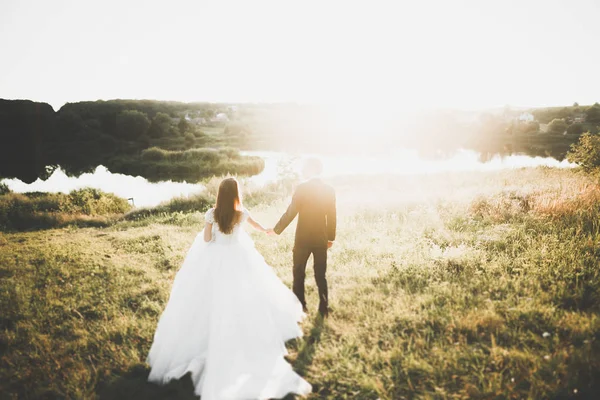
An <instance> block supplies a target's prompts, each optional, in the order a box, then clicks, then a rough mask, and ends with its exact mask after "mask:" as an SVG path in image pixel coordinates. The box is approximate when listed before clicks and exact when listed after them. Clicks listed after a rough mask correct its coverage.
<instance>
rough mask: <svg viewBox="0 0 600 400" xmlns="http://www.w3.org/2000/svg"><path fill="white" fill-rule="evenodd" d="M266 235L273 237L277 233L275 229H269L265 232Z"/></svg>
mask: <svg viewBox="0 0 600 400" xmlns="http://www.w3.org/2000/svg"><path fill="white" fill-rule="evenodd" d="M265 233H266V234H267V235H269V236H273V235H276V233H275V231H274V230H273V228H269V229H267V230H266V231H265Z"/></svg>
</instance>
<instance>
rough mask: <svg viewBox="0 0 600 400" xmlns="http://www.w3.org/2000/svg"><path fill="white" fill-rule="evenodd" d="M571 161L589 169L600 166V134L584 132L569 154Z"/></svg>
mask: <svg viewBox="0 0 600 400" xmlns="http://www.w3.org/2000/svg"><path fill="white" fill-rule="evenodd" d="M567 159H568V160H569V161H570V162H573V163H577V164H579V165H581V167H583V169H585V170H587V171H591V170H594V169H597V168H599V167H600V135H599V134H591V133H589V132H586V133H584V134H583V135H581V136H580V137H579V141H578V142H577V143H576V144H573V145H571V150H570V151H569V153H568V154H567Z"/></svg>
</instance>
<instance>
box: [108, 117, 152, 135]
mask: <svg viewBox="0 0 600 400" xmlns="http://www.w3.org/2000/svg"><path fill="white" fill-rule="evenodd" d="M116 124H117V135H118V137H119V138H121V139H131V140H134V139H137V138H138V137H140V136H142V135H145V134H146V133H147V132H148V129H149V128H150V120H149V119H148V117H147V116H146V114H144V113H143V112H140V111H135V110H126V111H122V112H121V113H119V114H118V115H117V121H116Z"/></svg>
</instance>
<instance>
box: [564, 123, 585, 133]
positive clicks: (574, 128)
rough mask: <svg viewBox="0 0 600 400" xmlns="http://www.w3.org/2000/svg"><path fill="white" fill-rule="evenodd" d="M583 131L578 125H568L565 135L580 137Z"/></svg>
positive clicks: (580, 125) (581, 126)
mask: <svg viewBox="0 0 600 400" xmlns="http://www.w3.org/2000/svg"><path fill="white" fill-rule="evenodd" d="M583 131H584V128H583V125H582V124H580V123H574V124H571V125H569V127H568V128H567V133H568V134H569V135H581V134H582V133H583Z"/></svg>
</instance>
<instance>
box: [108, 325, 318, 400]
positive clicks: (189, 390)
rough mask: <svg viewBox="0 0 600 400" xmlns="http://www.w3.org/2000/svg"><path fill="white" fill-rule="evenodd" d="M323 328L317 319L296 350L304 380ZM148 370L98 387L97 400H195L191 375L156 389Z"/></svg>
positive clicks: (139, 368) (297, 367)
mask: <svg viewBox="0 0 600 400" xmlns="http://www.w3.org/2000/svg"><path fill="white" fill-rule="evenodd" d="M324 327H325V323H324V320H323V318H322V317H321V316H317V317H316V318H315V321H314V325H313V327H312V329H311V330H310V333H309V334H308V336H306V337H305V338H304V341H303V342H301V344H300V348H299V350H298V357H297V358H296V361H295V362H294V370H295V371H296V372H297V373H298V374H299V375H300V376H304V375H305V374H306V371H307V370H308V368H309V367H310V365H311V364H312V361H313V358H314V355H315V351H316V349H317V346H318V344H319V341H320V339H321V333H322V332H323V329H324ZM149 372H150V370H149V369H148V368H147V367H146V366H144V365H136V366H135V367H133V368H131V369H130V370H129V371H128V372H126V373H125V374H123V375H121V376H119V377H117V378H115V379H114V380H112V381H110V382H108V383H101V384H99V385H98V391H97V393H98V398H99V399H100V400H113V399H114V400H119V399H123V400H137V399H140V400H141V399H144V400H162V399H166V400H169V399H172V400H192V399H193V400H198V399H199V397H197V396H196V395H194V385H193V383H192V379H191V378H190V374H186V375H185V376H183V378H181V379H179V380H176V381H171V382H169V383H168V384H167V385H164V386H162V385H157V384H154V383H150V382H148V373H149ZM295 398H297V397H296V396H295V395H293V394H289V395H287V396H286V397H284V398H283V400H293V399H295ZM200 400H201V399H200Z"/></svg>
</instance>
